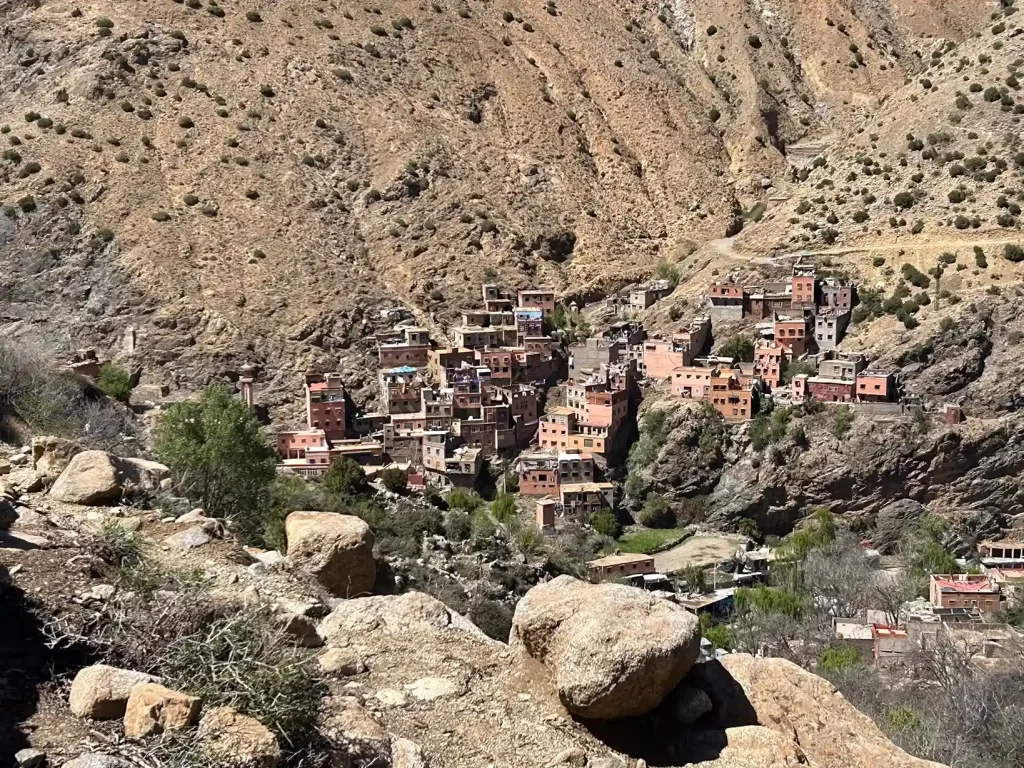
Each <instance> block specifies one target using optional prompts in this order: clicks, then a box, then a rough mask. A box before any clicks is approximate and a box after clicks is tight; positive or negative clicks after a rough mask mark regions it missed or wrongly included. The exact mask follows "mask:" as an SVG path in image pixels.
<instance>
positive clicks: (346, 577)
mask: <svg viewBox="0 0 1024 768" xmlns="http://www.w3.org/2000/svg"><path fill="white" fill-rule="evenodd" d="M285 535H286V536H287V539H288V558H289V559H290V560H291V561H292V563H293V564H294V565H295V566H296V567H297V568H299V569H300V570H302V571H305V572H306V573H308V574H309V575H311V576H313V577H314V578H315V579H316V580H317V581H319V582H320V584H322V585H323V586H324V588H326V589H327V590H328V591H330V592H331V594H333V595H336V596H338V597H346V598H348V597H356V596H358V595H364V594H366V593H368V592H369V591H370V590H371V589H373V582H374V580H375V578H376V564H375V563H374V560H373V544H374V538H373V532H372V531H371V530H370V527H369V526H368V525H367V524H366V523H365V522H363V521H362V520H360V519H359V518H358V517H353V516H351V515H338V514H335V513H333V512H292V513H291V514H290V515H288V519H287V520H285Z"/></svg>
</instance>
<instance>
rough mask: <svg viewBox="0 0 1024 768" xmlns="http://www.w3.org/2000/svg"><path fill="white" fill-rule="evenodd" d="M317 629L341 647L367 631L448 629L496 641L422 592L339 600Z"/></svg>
mask: <svg viewBox="0 0 1024 768" xmlns="http://www.w3.org/2000/svg"><path fill="white" fill-rule="evenodd" d="M317 631H318V632H319V633H320V637H322V638H323V640H324V642H325V643H326V644H327V645H330V646H345V645H347V644H348V640H349V638H350V637H352V636H359V635H362V634H369V633H379V634H383V635H420V636H429V635H436V634H443V633H446V632H449V631H455V632H458V633H459V634H461V635H463V636H465V637H468V638H471V639H473V640H475V641H477V642H481V643H487V644H496V643H495V641H493V640H491V639H490V638H489V637H487V635H485V634H484V633H483V632H482V631H481V630H480V629H478V628H477V627H476V626H475V625H474V624H473V623H471V622H470V621H468V620H467V619H465V618H463V617H462V616H460V615H459V614H457V613H455V612H454V611H452V610H450V609H449V608H448V606H446V605H445V604H444V603H442V602H441V601H440V600H436V599H435V598H433V597H430V595H425V594H423V593H422V592H406V593H405V594H403V595H375V596H373V597H364V598H361V599H359V600H348V601H345V602H342V603H339V604H338V606H337V607H336V608H335V609H334V610H333V611H331V614H330V615H329V616H328V617H327V618H325V619H324V620H323V621H322V622H321V623H320V626H319V627H318V628H317Z"/></svg>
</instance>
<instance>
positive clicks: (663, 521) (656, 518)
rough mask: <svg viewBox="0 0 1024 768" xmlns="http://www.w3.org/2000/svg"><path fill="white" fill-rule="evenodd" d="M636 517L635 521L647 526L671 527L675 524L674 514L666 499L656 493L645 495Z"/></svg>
mask: <svg viewBox="0 0 1024 768" xmlns="http://www.w3.org/2000/svg"><path fill="white" fill-rule="evenodd" d="M637 517H638V519H637V522H638V523H640V525H643V526H646V527H647V528H671V527H672V526H674V525H675V524H676V516H675V515H674V514H673V513H672V508H671V507H670V506H669V503H668V500H667V499H666V498H665V497H664V496H662V495H660V494H657V493H652V494H651V495H650V496H648V497H647V501H645V502H644V506H643V509H641V510H640V513H639V515H638V516H637Z"/></svg>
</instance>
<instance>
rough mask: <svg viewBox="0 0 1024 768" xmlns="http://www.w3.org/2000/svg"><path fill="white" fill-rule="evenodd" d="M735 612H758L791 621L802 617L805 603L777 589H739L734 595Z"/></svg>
mask: <svg viewBox="0 0 1024 768" xmlns="http://www.w3.org/2000/svg"><path fill="white" fill-rule="evenodd" d="M734 598H735V601H736V609H737V611H742V612H749V611H758V612H760V613H764V614H769V615H770V614H778V615H782V616H787V617H789V618H791V619H799V618H801V617H803V615H804V613H806V611H807V603H806V601H805V600H804V598H802V597H801V596H800V595H798V594H796V593H795V592H790V591H789V590H787V589H781V588H779V587H739V588H738V589H737V590H736V592H735V595H734Z"/></svg>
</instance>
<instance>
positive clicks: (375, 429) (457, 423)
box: [277, 285, 557, 487]
mask: <svg viewBox="0 0 1024 768" xmlns="http://www.w3.org/2000/svg"><path fill="white" fill-rule="evenodd" d="M554 309H555V295H554V292H553V291H551V290H548V289H539V290H523V291H519V292H518V293H517V294H515V295H513V294H509V293H507V292H505V291H503V290H501V289H500V288H499V287H498V286H496V285H484V286H483V309H479V310H476V309H474V310H466V311H465V312H463V313H462V318H461V322H460V323H459V324H458V325H457V326H455V327H454V328H452V329H451V331H450V336H451V339H452V343H451V345H445V346H439V345H437V344H435V342H434V340H433V339H432V338H431V336H430V333H429V331H428V330H427V329H426V328H421V327H418V326H414V325H400V326H398V327H396V328H394V329H393V330H392V331H391V332H389V333H386V334H383V335H380V336H378V338H377V351H378V374H377V375H378V385H379V387H380V403H381V406H382V407H381V410H380V411H379V412H374V413H363V414H356V415H354V416H353V417H352V418H351V419H350V420H349V419H347V416H348V413H347V411H346V408H348V407H349V406H348V404H347V403H348V398H347V394H346V392H345V387H344V385H343V383H342V380H341V376H340V374H337V373H327V374H310V375H307V376H306V382H305V389H306V419H307V425H306V429H304V430H295V431H281V432H278V433H277V448H278V453H279V455H280V457H281V464H282V465H283V466H285V467H288V468H290V469H292V470H293V471H295V472H297V473H299V474H302V475H305V476H319V475H322V474H323V473H324V472H326V471H327V468H328V467H329V466H330V463H331V461H332V460H333V459H335V458H338V457H342V456H346V457H349V458H351V459H354V460H355V461H357V462H358V463H360V464H362V465H364V466H367V467H377V466H381V465H383V464H384V463H385V462H395V463H399V464H404V465H407V466H409V467H412V468H418V469H421V470H422V472H414V473H413V474H412V475H411V478H410V481H411V483H412V484H417V483H418V484H421V485H422V484H425V483H430V484H434V485H438V486H441V487H472V486H473V485H474V483H475V482H476V481H477V478H478V476H479V475H480V472H481V470H482V467H483V463H484V461H486V460H487V459H489V458H490V457H492V456H506V457H507V456H512V455H514V454H516V453H518V452H519V451H521V450H523V449H524V448H526V447H528V446H529V445H530V443H531V442H532V441H534V439H535V437H536V434H537V428H538V423H539V420H540V408H541V402H542V397H543V392H544V390H545V388H546V386H547V385H548V383H549V381H550V380H552V379H553V377H554V376H555V374H556V373H557V360H556V357H555V353H554V352H555V341H554V339H553V338H552V336H551V335H550V333H549V332H546V326H547V324H548V323H549V322H550V318H551V315H552V313H553V312H554Z"/></svg>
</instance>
